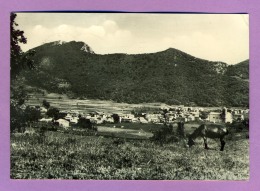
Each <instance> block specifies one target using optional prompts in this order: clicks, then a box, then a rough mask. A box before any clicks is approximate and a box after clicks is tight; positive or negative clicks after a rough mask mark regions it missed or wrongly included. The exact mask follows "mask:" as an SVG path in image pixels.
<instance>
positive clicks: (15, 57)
mask: <svg viewBox="0 0 260 191" xmlns="http://www.w3.org/2000/svg"><path fill="white" fill-rule="evenodd" d="M16 16H17V15H16V14H15V13H11V23H10V25H11V26H10V29H11V31H10V34H11V35H10V36H11V78H12V79H15V78H17V76H18V74H19V73H20V72H21V70H22V69H24V68H26V67H28V68H30V69H32V68H34V63H33V60H32V59H30V57H31V56H32V55H33V54H34V53H35V52H33V51H29V52H28V53H26V54H25V53H23V51H22V49H21V47H20V45H19V43H22V44H26V43H27V39H26V38H25V36H24V31H22V30H19V29H17V28H16V26H18V24H17V23H16V22H15V18H16Z"/></svg>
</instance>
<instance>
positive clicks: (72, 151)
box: [11, 131, 249, 180]
mask: <svg viewBox="0 0 260 191" xmlns="http://www.w3.org/2000/svg"><path fill="white" fill-rule="evenodd" d="M39 139H40V137H39V134H12V135H11V178H13V179H95V180H96V179H99V180H103V179H105V180H111V179H118V180H123V179H127V180H140V179H143V180H191V179H192V180H242V179H248V178H249V152H248V147H249V144H248V139H246V138H244V136H243V137H240V138H237V139H232V140H230V141H227V145H226V148H225V150H224V151H223V152H220V151H218V150H219V142H218V141H215V140H209V146H211V147H212V150H204V149H203V140H201V139H198V141H197V145H195V146H194V147H193V148H186V147H185V142H184V141H183V142H182V141H179V142H174V143H168V144H157V143H156V142H152V141H150V140H124V141H118V139H117V138H115V137H114V138H111V137H110V138H105V137H103V136H84V135H75V134H70V133H61V132H49V131H48V132H46V133H45V139H44V141H38V140H39Z"/></svg>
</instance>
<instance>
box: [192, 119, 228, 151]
mask: <svg viewBox="0 0 260 191" xmlns="http://www.w3.org/2000/svg"><path fill="white" fill-rule="evenodd" d="M227 134H228V130H227V128H226V127H225V126H223V125H217V124H202V125H200V126H199V127H198V128H197V129H195V130H194V132H193V133H192V134H191V135H189V140H188V145H189V147H191V146H192V145H194V144H195V142H194V140H195V139H196V138H197V137H202V138H203V140H204V145H205V149H209V147H208V143H207V138H211V139H215V138H218V139H219V140H220V143H221V148H220V150H221V151H223V150H224V147H225V144H226V143H225V141H224V137H225V136H226V135H227Z"/></svg>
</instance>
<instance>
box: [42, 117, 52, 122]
mask: <svg viewBox="0 0 260 191" xmlns="http://www.w3.org/2000/svg"><path fill="white" fill-rule="evenodd" d="M39 121H40V122H46V123H50V122H52V118H41V119H39Z"/></svg>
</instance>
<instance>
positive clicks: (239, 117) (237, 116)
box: [233, 113, 245, 121]
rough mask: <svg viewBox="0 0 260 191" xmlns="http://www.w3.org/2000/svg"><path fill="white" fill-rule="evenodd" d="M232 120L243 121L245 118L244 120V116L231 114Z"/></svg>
mask: <svg viewBox="0 0 260 191" xmlns="http://www.w3.org/2000/svg"><path fill="white" fill-rule="evenodd" d="M233 119H234V121H243V120H244V119H245V118H244V115H243V114H239V113H238V114H233Z"/></svg>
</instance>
